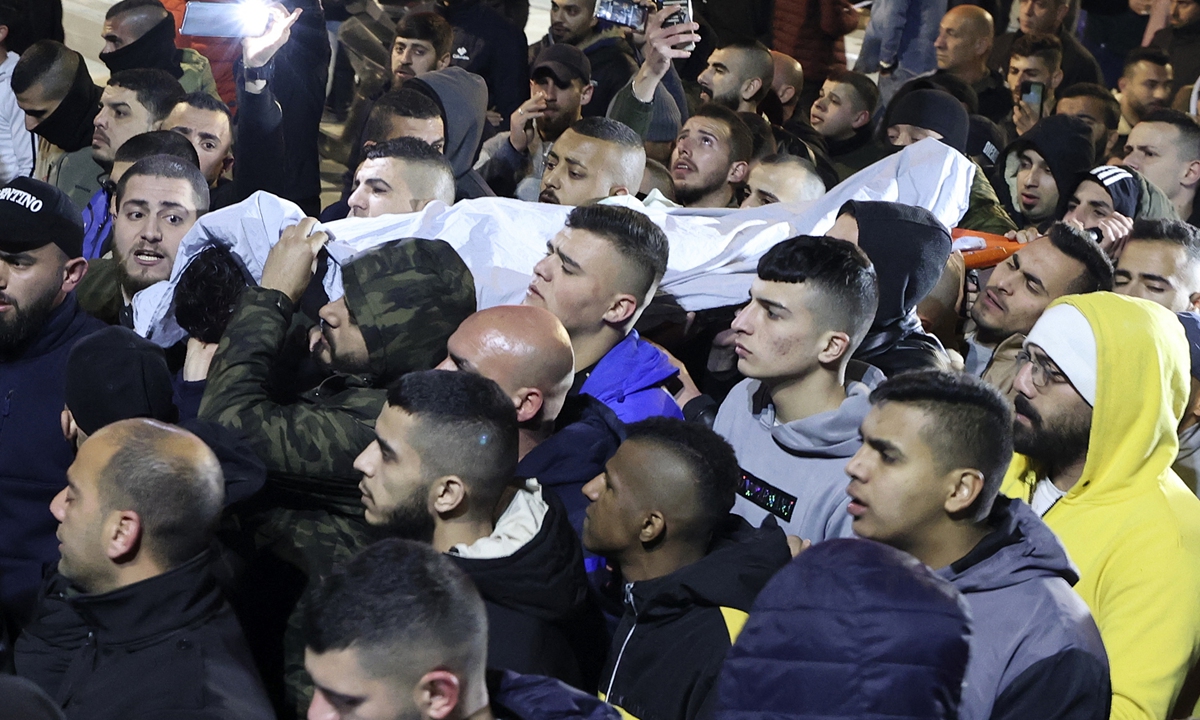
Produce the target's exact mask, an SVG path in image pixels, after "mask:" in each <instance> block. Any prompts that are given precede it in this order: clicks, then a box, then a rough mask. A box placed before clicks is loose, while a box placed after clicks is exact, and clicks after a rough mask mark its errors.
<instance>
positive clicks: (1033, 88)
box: [1021, 80, 1046, 120]
mask: <svg viewBox="0 0 1200 720" xmlns="http://www.w3.org/2000/svg"><path fill="white" fill-rule="evenodd" d="M1021 102H1023V103H1025V104H1026V105H1028V106H1029V107H1031V108H1036V109H1037V116H1038V119H1039V120H1040V119H1041V117H1042V109H1043V108H1042V106H1043V104H1044V103H1045V102H1046V83H1040V82H1030V81H1029V80H1026V81H1025V82H1022V83H1021Z"/></svg>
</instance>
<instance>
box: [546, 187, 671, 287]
mask: <svg viewBox="0 0 1200 720" xmlns="http://www.w3.org/2000/svg"><path fill="white" fill-rule="evenodd" d="M567 227H569V228H571V229H572V230H585V231H587V232H590V233H592V234H594V235H599V236H600V237H602V238H604V239H605V240H607V241H608V242H609V244H610V245H612V246H613V249H615V250H616V251H617V254H618V255H620V256H621V258H622V259H623V260H624V261H625V265H626V267H627V268H628V272H627V273H624V275H625V276H626V280H625V282H627V283H628V285H627V286H626V289H627V290H628V291H629V292H630V293H631V294H632V295H634V296H636V297H637V299H638V307H639V309H640V308H641V307H643V304H644V303H647V302H648V296H649V295H650V291H651V290H652V289H653V288H654V286H655V284H656V283H658V281H660V280H662V277H663V275H664V274H665V273H666V272H667V257H668V256H669V254H670V251H671V247H670V245H669V244H668V243H667V234H666V233H665V232H663V230H662V228H660V227H659V226H658V225H656V224H655V223H654V221H652V220H651V219H650V218H648V217H646V215H645V214H643V213H640V212H638V211H637V210H632V209H630V208H624V207H617V206H614V205H583V206H580V207H577V208H575V209H574V210H572V211H571V214H570V215H568V216H567Z"/></svg>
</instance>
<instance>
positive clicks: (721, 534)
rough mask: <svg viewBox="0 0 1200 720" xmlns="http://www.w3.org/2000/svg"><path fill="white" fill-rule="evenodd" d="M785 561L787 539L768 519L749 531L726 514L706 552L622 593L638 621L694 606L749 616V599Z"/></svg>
mask: <svg viewBox="0 0 1200 720" xmlns="http://www.w3.org/2000/svg"><path fill="white" fill-rule="evenodd" d="M790 559H791V552H790V551H789V550H788V547H787V538H786V536H785V535H784V533H783V530H781V529H780V528H779V526H778V525H776V524H775V520H774V518H767V519H766V520H765V521H763V524H762V527H758V528H756V527H754V526H752V525H750V523H748V522H746V521H745V520H744V519H743V518H741V517H739V516H737V515H730V516H729V517H728V518H727V519H726V521H725V523H724V525H722V526H721V528H719V529H718V531H717V533H716V537H714V538H713V541H712V544H711V546H710V548H709V551H708V554H707V555H705V556H704V557H703V558H701V559H699V560H697V561H696V562H694V563H692V564H691V565H686V566H684V567H682V568H680V569H678V570H676V571H675V572H673V573H671V574H670V575H664V576H663V577H660V578H654V579H653V580H642V581H641V582H635V583H632V584H631V586H630V588H629V591H628V593H627V596H628V597H627V600H626V612H629V611H630V608H629V598H632V601H633V611H634V612H635V614H636V615H637V621H638V622H639V623H641V622H643V621H647V620H655V619H664V618H669V617H673V616H676V615H682V614H684V613H687V612H689V611H691V610H692V609H694V608H695V607H696V606H704V607H729V608H734V609H736V610H741V611H743V612H749V610H750V607H751V605H753V604H754V598H756V597H757V596H758V593H759V592H760V591H761V590H762V588H763V586H764V585H766V584H767V581H768V580H770V579H771V576H772V575H774V574H775V573H776V572H777V571H778V570H779V568H781V567H783V566H784V565H786V564H787V562H788V560H790Z"/></svg>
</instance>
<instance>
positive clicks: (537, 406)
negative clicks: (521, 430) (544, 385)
mask: <svg viewBox="0 0 1200 720" xmlns="http://www.w3.org/2000/svg"><path fill="white" fill-rule="evenodd" d="M545 403H546V397H545V396H544V395H542V391H541V390H539V389H538V388H525V387H523V388H521V389H520V390H517V394H516V396H515V397H514V398H513V404H514V405H516V406H517V422H519V423H523V422H529V421H530V420H532V419H534V418H536V417H537V416H538V414H539V413H541V412H542V406H543V405H544V404H545Z"/></svg>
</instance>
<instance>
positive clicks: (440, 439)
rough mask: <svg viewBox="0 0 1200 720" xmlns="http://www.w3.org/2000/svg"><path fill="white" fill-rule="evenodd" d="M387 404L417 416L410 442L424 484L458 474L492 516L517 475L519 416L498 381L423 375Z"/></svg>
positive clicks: (398, 388) (402, 383) (405, 379)
mask: <svg viewBox="0 0 1200 720" xmlns="http://www.w3.org/2000/svg"><path fill="white" fill-rule="evenodd" d="M387 401H388V405H390V406H391V407H394V408H397V409H400V410H403V411H404V412H406V413H408V414H409V415H413V416H415V418H416V422H417V432H415V433H413V434H411V435H410V436H409V438H408V441H409V444H410V445H412V447H413V449H414V450H416V452H417V455H419V456H420V458H421V466H422V469H423V470H424V475H425V477H426V479H430V480H432V479H433V478H437V477H442V476H446V475H457V476H458V477H460V478H462V481H463V482H464V483H465V484H466V485H467V487H468V489H469V491H470V492H471V493H472V495H474V497H475V498H476V499H477V500H478V501H479V505H478V507H480V508H487V510H486V512H488V513H490V512H491V510H492V508H493V507H495V505H496V502H497V501H498V500H499V499H500V494H501V493H502V492H503V491H504V487H505V486H506V485H508V484H509V483H510V482H512V480H513V478H514V477H515V475H516V471H517V445H518V427H517V411H516V408H514V407H513V403H512V399H511V398H509V397H508V395H506V394H505V392H504V391H503V390H501V389H500V386H499V385H497V384H496V383H495V382H494V381H492V380H489V379H488V378H485V377H483V376H481V375H475V374H473V373H466V372H450V371H447V370H424V371H421V372H411V373H408V374H407V375H404V376H402V377H401V378H400V379H399V380H397V381H396V382H395V383H393V384H392V386H391V387H389V388H388V392H387Z"/></svg>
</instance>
